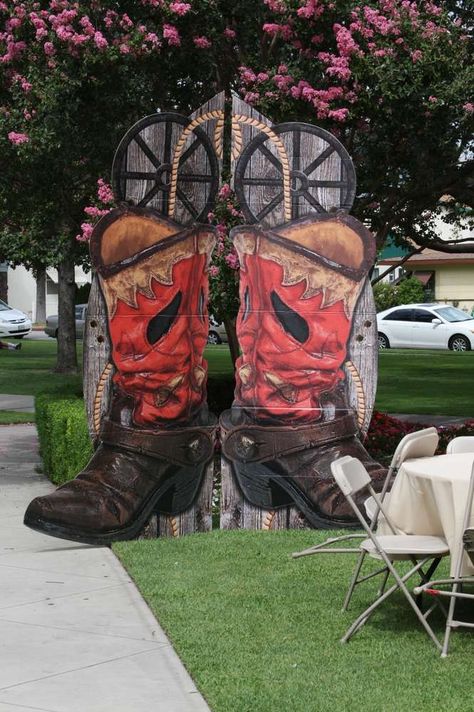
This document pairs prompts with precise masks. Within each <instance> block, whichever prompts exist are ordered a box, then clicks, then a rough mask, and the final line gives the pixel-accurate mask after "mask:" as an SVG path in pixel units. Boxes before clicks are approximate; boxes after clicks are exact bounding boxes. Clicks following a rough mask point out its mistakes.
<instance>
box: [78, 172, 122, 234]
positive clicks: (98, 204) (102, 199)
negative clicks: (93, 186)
mask: <svg viewBox="0 0 474 712" xmlns="http://www.w3.org/2000/svg"><path fill="white" fill-rule="evenodd" d="M114 202H115V198H114V194H113V192H112V188H111V186H110V185H109V184H108V183H106V182H105V181H104V179H103V178H99V180H98V181H97V195H96V198H95V200H94V203H93V205H88V206H86V207H85V208H84V213H85V215H87V218H88V219H87V220H85V221H84V222H83V223H82V224H81V232H80V233H79V234H78V235H76V240H77V241H78V242H89V240H90V238H91V235H92V230H93V229H94V225H95V224H96V222H97V221H98V220H99V219H100V218H101V217H103V216H104V215H107V213H109V212H110V211H111V210H112V208H113V207H114Z"/></svg>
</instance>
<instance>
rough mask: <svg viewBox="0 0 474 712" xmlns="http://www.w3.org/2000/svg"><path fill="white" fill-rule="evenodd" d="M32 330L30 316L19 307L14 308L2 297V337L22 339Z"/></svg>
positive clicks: (0, 302)
mask: <svg viewBox="0 0 474 712" xmlns="http://www.w3.org/2000/svg"><path fill="white" fill-rule="evenodd" d="M30 331H31V320H30V318H29V317H27V316H26V314H23V312H21V311H20V310H19V309H12V308H11V307H9V306H8V304H7V303H6V302H3V301H2V300H1V299H0V337H2V336H7V337H10V338H14V339H22V338H23V337H24V336H26V335H27V334H29V333H30Z"/></svg>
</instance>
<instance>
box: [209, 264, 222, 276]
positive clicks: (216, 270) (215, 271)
mask: <svg viewBox="0 0 474 712" xmlns="http://www.w3.org/2000/svg"><path fill="white" fill-rule="evenodd" d="M219 272H220V270H219V267H216V265H211V266H210V267H209V276H210V277H218V276H219Z"/></svg>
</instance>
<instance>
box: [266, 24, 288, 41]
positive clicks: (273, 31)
mask: <svg viewBox="0 0 474 712" xmlns="http://www.w3.org/2000/svg"><path fill="white" fill-rule="evenodd" d="M262 29H263V31H264V32H266V33H267V34H269V35H278V34H280V35H281V36H282V37H283V39H284V40H289V39H290V38H291V37H292V36H293V30H292V29H291V27H290V25H288V24H287V25H278V24H277V23H276V22H266V23H265V24H264V25H263V27H262Z"/></svg>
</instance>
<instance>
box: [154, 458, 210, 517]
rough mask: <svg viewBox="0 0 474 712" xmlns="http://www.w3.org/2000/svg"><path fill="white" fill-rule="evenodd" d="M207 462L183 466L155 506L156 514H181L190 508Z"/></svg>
mask: <svg viewBox="0 0 474 712" xmlns="http://www.w3.org/2000/svg"><path fill="white" fill-rule="evenodd" d="M207 466H208V465H207V464H205V465H201V466H200V467H181V468H180V469H179V472H178V473H177V474H176V476H175V478H174V480H172V481H171V482H170V486H169V487H168V489H167V490H166V492H164V493H163V494H162V495H161V497H160V498H159V500H158V501H157V502H156V504H155V507H154V512H155V514H179V513H180V512H184V511H185V510H186V509H189V508H190V507H191V505H192V503H193V502H194V500H195V498H196V495H197V493H198V492H199V489H200V487H201V482H202V479H203V476H204V472H205V471H206V470H207Z"/></svg>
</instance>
